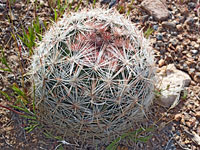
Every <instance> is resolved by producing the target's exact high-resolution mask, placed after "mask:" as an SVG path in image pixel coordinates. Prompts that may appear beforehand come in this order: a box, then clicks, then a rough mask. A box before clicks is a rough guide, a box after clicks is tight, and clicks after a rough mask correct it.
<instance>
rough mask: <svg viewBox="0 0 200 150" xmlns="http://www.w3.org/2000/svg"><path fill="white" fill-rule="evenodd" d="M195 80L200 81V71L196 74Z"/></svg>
mask: <svg viewBox="0 0 200 150" xmlns="http://www.w3.org/2000/svg"><path fill="white" fill-rule="evenodd" d="M194 81H196V82H198V83H200V72H196V73H195V75H194Z"/></svg>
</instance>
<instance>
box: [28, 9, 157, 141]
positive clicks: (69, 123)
mask: <svg viewBox="0 0 200 150" xmlns="http://www.w3.org/2000/svg"><path fill="white" fill-rule="evenodd" d="M32 60H33V61H32V64H31V70H32V80H33V82H34V84H35V98H36V106H37V112H38V116H39V119H40V120H41V123H42V124H43V125H44V126H46V127H49V130H52V131H53V132H54V134H58V135H61V136H62V137H67V138H68V139H75V138H76V139H81V140H83V139H84V140H87V142H90V143H95V144H96V143H98V142H102V141H103V142H106V143H107V142H110V140H113V138H115V137H116V136H118V135H120V134H122V133H123V132H125V131H127V130H129V129H130V128H131V126H132V125H133V123H134V122H138V121H140V120H142V119H143V118H144V115H145V112H146V111H147V110H148V107H149V105H150V104H151V102H152V100H153V90H154V80H153V79H154V76H155V73H154V72H155V71H154V60H153V55H152V49H151V47H150V46H149V42H148V40H147V39H145V38H144V36H143V34H142V32H141V31H139V30H138V29H137V28H136V27H135V26H134V25H133V24H132V23H131V22H130V21H129V20H128V19H125V18H124V17H123V16H122V15H120V14H118V13H117V12H116V11H113V10H103V9H93V10H89V11H87V10H83V11H82V12H78V13H74V14H71V15H70V16H67V15H65V16H64V17H63V18H62V19H61V20H60V21H58V22H57V23H55V24H54V25H53V26H52V27H51V28H50V30H49V31H48V32H47V33H46V34H45V36H44V38H43V41H42V42H41V43H39V46H38V47H37V49H36V52H35V54H34V55H33V58H32Z"/></svg>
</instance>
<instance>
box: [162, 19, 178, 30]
mask: <svg viewBox="0 0 200 150" xmlns="http://www.w3.org/2000/svg"><path fill="white" fill-rule="evenodd" d="M162 27H163V28H167V29H170V30H175V29H176V24H175V23H173V22H167V21H164V22H162Z"/></svg>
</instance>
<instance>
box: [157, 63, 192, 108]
mask: <svg viewBox="0 0 200 150" xmlns="http://www.w3.org/2000/svg"><path fill="white" fill-rule="evenodd" d="M157 75H158V80H159V81H158V82H157V85H156V88H157V89H159V90H160V96H159V98H158V99H157V102H158V104H160V105H162V106H164V107H171V108H173V107H174V106H175V105H176V104H177V103H178V102H179V98H180V93H181V91H182V90H183V89H184V87H187V86H189V84H190V82H191V78H190V76H189V75H188V74H186V73H185V72H182V71H180V70H178V69H176V67H175V66H174V64H169V65H168V66H164V67H162V68H160V72H159V73H158V74H157Z"/></svg>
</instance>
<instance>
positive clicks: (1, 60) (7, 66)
mask: <svg viewBox="0 0 200 150" xmlns="http://www.w3.org/2000/svg"><path fill="white" fill-rule="evenodd" d="M0 62H1V63H2V64H3V65H5V67H6V68H0V70H2V71H8V72H12V70H11V68H10V67H9V65H8V62H7V59H6V57H5V54H4V51H3V49H2V50H1V57H0Z"/></svg>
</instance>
